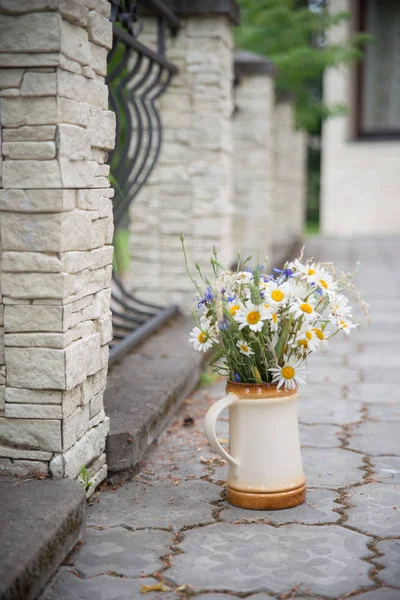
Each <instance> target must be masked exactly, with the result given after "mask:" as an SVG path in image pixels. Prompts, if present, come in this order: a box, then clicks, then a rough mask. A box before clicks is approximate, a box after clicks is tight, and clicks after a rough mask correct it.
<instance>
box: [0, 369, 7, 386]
mask: <svg viewBox="0 0 400 600" xmlns="http://www.w3.org/2000/svg"><path fill="white" fill-rule="evenodd" d="M5 385H6V366H5V365H2V366H0V386H5ZM3 393H4V390H3Z"/></svg>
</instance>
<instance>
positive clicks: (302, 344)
mask: <svg viewBox="0 0 400 600" xmlns="http://www.w3.org/2000/svg"><path fill="white" fill-rule="evenodd" d="M292 345H293V346H294V347H296V348H298V349H299V350H300V351H301V352H314V351H315V350H316V349H317V340H316V335H315V332H314V330H313V329H312V328H311V327H307V328H304V329H301V330H300V331H299V332H298V334H297V335H296V339H295V341H294V342H293V344H292Z"/></svg>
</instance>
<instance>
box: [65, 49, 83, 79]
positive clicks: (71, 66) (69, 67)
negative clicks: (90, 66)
mask: <svg viewBox="0 0 400 600" xmlns="http://www.w3.org/2000/svg"><path fill="white" fill-rule="evenodd" d="M60 68H61V69H63V70H64V71H71V73H76V74H77V75H82V69H83V67H82V65H80V64H79V63H77V62H76V61H75V60H70V59H69V58H67V57H66V56H64V54H60Z"/></svg>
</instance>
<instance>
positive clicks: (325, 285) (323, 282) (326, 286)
mask: <svg viewBox="0 0 400 600" xmlns="http://www.w3.org/2000/svg"><path fill="white" fill-rule="evenodd" d="M319 282H320V284H321V285H322V287H323V288H325V289H326V290H327V289H328V284H327V283H326V281H325V279H320V280H319Z"/></svg>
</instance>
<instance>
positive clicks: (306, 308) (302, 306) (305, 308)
mask: <svg viewBox="0 0 400 600" xmlns="http://www.w3.org/2000/svg"><path fill="white" fill-rule="evenodd" d="M300 310H302V311H303V312H304V313H307V314H309V315H310V314H311V313H312V311H313V309H312V306H311V305H310V304H308V303H307V302H304V303H303V304H300Z"/></svg>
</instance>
